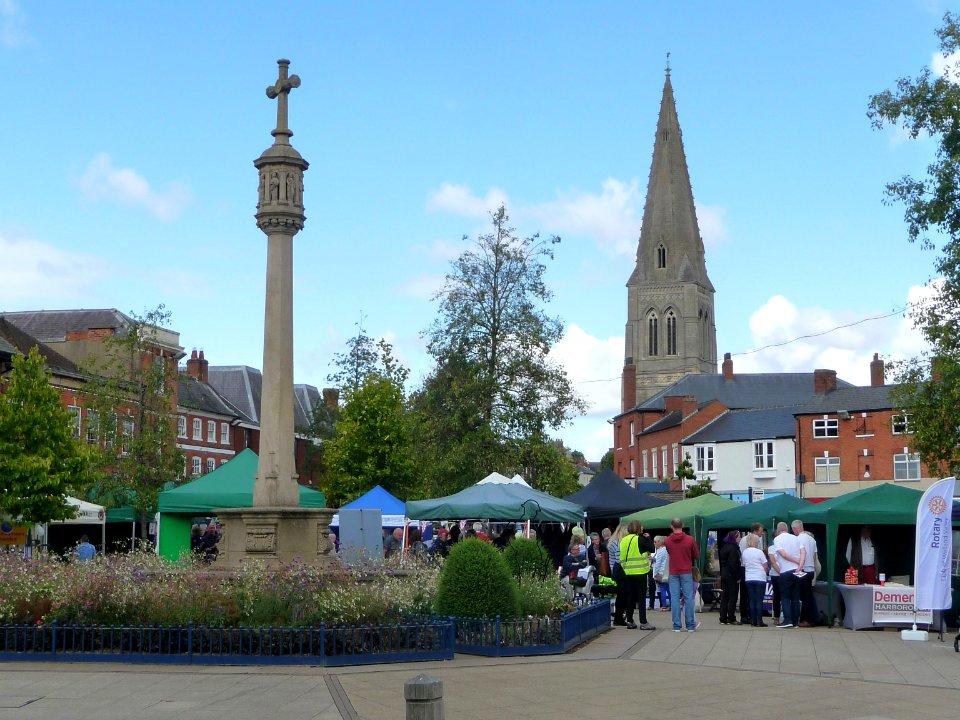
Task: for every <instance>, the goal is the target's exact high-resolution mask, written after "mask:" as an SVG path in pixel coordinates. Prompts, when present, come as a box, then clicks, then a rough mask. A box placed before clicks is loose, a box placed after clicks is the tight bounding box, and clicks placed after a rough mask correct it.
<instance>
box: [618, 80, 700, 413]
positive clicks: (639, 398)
mask: <svg viewBox="0 0 960 720" xmlns="http://www.w3.org/2000/svg"><path fill="white" fill-rule="evenodd" d="M713 296H714V289H713V284H712V283H711V282H710V278H709V277H708V276H707V267H706V264H705V262H704V252H703V239H702V238H701V237H700V227H699V224H698V223H697V213H696V209H695V207H694V203H693V190H692V188H691V186H690V173H689V171H688V170H687V158H686V155H685V153H684V150H683V135H682V133H681V132H680V122H679V120H678V119H677V107H676V102H675V100H674V97H673V85H672V84H671V82H670V69H669V68H668V69H667V73H666V80H665V82H664V85H663V98H662V99H661V101H660V117H659V118H658V119H657V134H656V138H655V140H654V144H653V161H652V163H651V165H650V179H649V181H648V184H647V199H646V204H645V206H644V209H643V226H642V228H641V230H640V242H639V244H638V246H637V264H636V267H635V268H634V270H633V273H632V274H631V275H630V279H629V280H628V281H627V325H626V330H625V349H624V365H623V376H622V384H621V412H626V411H627V410H629V409H630V408H633V407H634V406H636V405H637V404H638V403H640V402H643V401H644V400H646V399H647V398H649V397H650V396H652V395H654V394H655V393H657V392H659V391H660V390H663V389H664V388H665V387H667V386H668V385H670V384H671V383H673V382H675V381H677V380H679V379H680V378H681V377H683V376H684V375H686V374H688V373H716V372H717V329H716V324H715V320H714V311H713Z"/></svg>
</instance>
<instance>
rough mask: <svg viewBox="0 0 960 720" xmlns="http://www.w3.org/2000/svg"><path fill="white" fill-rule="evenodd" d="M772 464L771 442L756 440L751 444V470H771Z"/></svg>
mask: <svg viewBox="0 0 960 720" xmlns="http://www.w3.org/2000/svg"><path fill="white" fill-rule="evenodd" d="M773 467H774V464H773V440H757V441H756V442H754V443H753V469H754V470H771V469H772V468H773Z"/></svg>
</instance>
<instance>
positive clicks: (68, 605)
mask: <svg viewBox="0 0 960 720" xmlns="http://www.w3.org/2000/svg"><path fill="white" fill-rule="evenodd" d="M214 567H215V566H214ZM438 576H439V567H438V566H437V565H436V564H435V563H432V562H427V563H413V564H411V565H409V566H407V567H405V568H404V569H403V571H402V572H397V571H396V569H395V568H393V569H380V570H377V571H370V570H368V571H352V572H351V571H346V570H344V571H341V572H335V573H330V572H320V571H319V570H317V569H316V568H311V567H308V566H306V565H302V564H292V565H290V566H287V567H284V568H281V569H279V570H267V569H266V568H265V567H264V566H263V565H261V564H258V563H250V564H249V565H247V566H245V567H244V568H243V569H241V570H239V571H238V572H236V573H225V572H217V571H216V570H215V569H214V570H211V567H210V566H208V565H203V564H197V563H194V562H192V561H189V560H186V561H184V562H183V563H178V564H171V563H168V562H165V561H163V560H161V559H160V558H157V557H156V556H154V555H151V554H142V553H140V554H138V553H134V554H129V555H112V556H109V555H108V556H106V557H101V558H97V559H96V560H94V561H91V562H65V561H62V560H59V559H53V558H50V559H47V558H44V559H37V560H33V561H25V560H23V559H22V558H21V557H19V556H18V555H14V554H8V553H0V660H28V659H29V660H61V661H63V660H67V661H99V662H103V661H108V662H109V661H121V662H154V663H164V662H167V663H208V664H244V663H249V664H298V663H299V664H311V665H347V664H363V663H383V662H409V661H415V660H439V659H448V658H452V657H453V653H454V651H455V650H456V651H459V652H465V653H472V654H482V655H530V654H541V653H558V652H565V651H566V650H568V649H570V648H571V647H573V646H575V645H577V644H579V643H581V642H584V641H585V640H587V639H589V638H590V637H593V636H594V635H596V634H597V633H599V632H602V631H603V629H604V628H607V627H609V614H610V603H609V601H602V602H598V603H595V604H593V605H589V606H587V607H584V608H579V609H576V610H574V611H573V612H568V613H565V614H559V613H557V615H552V613H555V612H556V609H555V608H556V607H557V602H556V595H557V592H558V586H556V584H555V583H553V582H550V581H543V582H539V583H538V582H534V581H530V582H526V583H525V584H524V586H523V589H524V592H523V595H522V597H523V602H522V604H521V607H524V608H527V609H526V610H524V612H527V613H529V614H530V615H537V614H539V613H550V614H551V615H550V616H544V617H530V618H527V619H524V620H514V621H504V620H465V619H458V620H452V619H449V618H444V617H436V616H435V615H434V611H433V607H434V598H435V592H436V588H437V584H438V580H437V579H438ZM535 608H539V609H535Z"/></svg>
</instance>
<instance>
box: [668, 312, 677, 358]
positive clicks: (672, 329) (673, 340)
mask: <svg viewBox="0 0 960 720" xmlns="http://www.w3.org/2000/svg"><path fill="white" fill-rule="evenodd" d="M676 354H677V316H676V315H674V314H673V310H670V311H668V312H667V355H676Z"/></svg>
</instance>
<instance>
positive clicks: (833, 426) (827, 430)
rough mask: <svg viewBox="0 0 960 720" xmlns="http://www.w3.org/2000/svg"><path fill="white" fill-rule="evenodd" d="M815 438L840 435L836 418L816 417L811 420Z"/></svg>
mask: <svg viewBox="0 0 960 720" xmlns="http://www.w3.org/2000/svg"><path fill="white" fill-rule="evenodd" d="M813 436H814V437H815V438H834V437H839V436H840V421H839V420H837V419H836V418H828V417H825V418H817V419H816V420H814V421H813Z"/></svg>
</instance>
